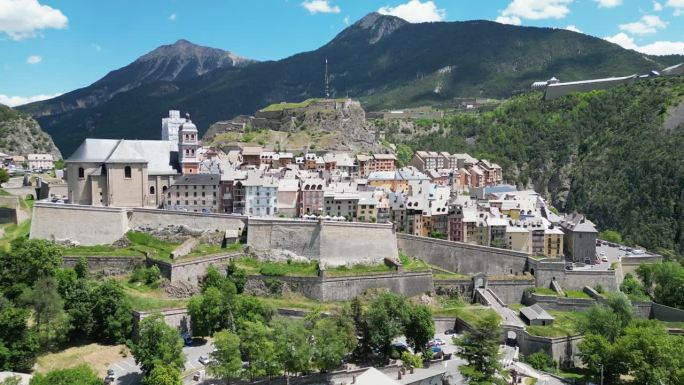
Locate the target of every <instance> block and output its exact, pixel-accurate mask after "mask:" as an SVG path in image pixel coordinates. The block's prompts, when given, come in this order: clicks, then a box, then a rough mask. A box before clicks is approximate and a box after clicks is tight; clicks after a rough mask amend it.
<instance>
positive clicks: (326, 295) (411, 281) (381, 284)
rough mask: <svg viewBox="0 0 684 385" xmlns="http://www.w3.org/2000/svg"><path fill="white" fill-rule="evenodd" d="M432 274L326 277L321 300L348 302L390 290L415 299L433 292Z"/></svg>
mask: <svg viewBox="0 0 684 385" xmlns="http://www.w3.org/2000/svg"><path fill="white" fill-rule="evenodd" d="M433 288H434V286H433V283H432V272H430V271H423V272H412V273H394V274H369V275H359V276H348V277H325V278H323V279H322V280H321V294H322V296H321V298H320V299H321V300H323V301H348V300H350V299H353V298H354V297H356V296H357V295H360V294H363V292H364V291H366V290H368V289H388V290H390V291H392V292H393V293H398V294H403V295H405V296H407V297H413V296H415V295H419V294H422V293H427V292H431V291H432V289H433Z"/></svg>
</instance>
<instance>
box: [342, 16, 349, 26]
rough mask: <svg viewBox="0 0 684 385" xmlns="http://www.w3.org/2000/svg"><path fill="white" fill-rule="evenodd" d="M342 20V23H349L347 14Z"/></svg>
mask: <svg viewBox="0 0 684 385" xmlns="http://www.w3.org/2000/svg"><path fill="white" fill-rule="evenodd" d="M342 21H343V22H344V25H349V16H345V17H344V19H342Z"/></svg>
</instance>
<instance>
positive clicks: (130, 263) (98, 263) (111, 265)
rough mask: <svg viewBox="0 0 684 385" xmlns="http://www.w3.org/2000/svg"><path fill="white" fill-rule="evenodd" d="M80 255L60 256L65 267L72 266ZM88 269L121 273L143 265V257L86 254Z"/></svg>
mask: <svg viewBox="0 0 684 385" xmlns="http://www.w3.org/2000/svg"><path fill="white" fill-rule="evenodd" d="M80 258H81V256H73V255H65V256H63V257H62V260H63V261H64V263H63V264H64V266H65V267H74V266H76V263H77V262H78V260H79V259H80ZM86 260H87V261H88V270H90V271H91V272H95V273H100V272H101V273H103V274H104V275H121V274H127V273H130V272H132V271H133V270H135V268H136V267H140V266H144V265H145V259H144V258H140V257H115V256H112V257H101V256H86Z"/></svg>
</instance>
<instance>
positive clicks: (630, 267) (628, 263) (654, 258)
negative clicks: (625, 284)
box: [620, 254, 663, 275]
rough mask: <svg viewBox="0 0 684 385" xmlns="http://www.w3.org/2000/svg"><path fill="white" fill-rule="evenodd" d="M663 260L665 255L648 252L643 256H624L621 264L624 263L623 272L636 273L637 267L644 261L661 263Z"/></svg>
mask: <svg viewBox="0 0 684 385" xmlns="http://www.w3.org/2000/svg"><path fill="white" fill-rule="evenodd" d="M662 261H663V256H662V255H658V254H646V255H642V256H630V257H622V259H621V260H620V264H621V265H622V273H623V274H625V275H626V274H628V273H631V274H632V275H636V269H638V268H639V266H641V264H642V263H661V262H662Z"/></svg>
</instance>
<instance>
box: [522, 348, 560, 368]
mask: <svg viewBox="0 0 684 385" xmlns="http://www.w3.org/2000/svg"><path fill="white" fill-rule="evenodd" d="M525 362H527V363H528V364H530V366H532V367H533V368H535V369H537V370H543V371H547V372H548V371H552V370H554V369H556V361H554V360H553V357H551V356H550V355H548V354H546V353H545V352H543V351H541V350H540V351H538V352H536V353H532V354H530V355H529V356H527V357H525Z"/></svg>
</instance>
